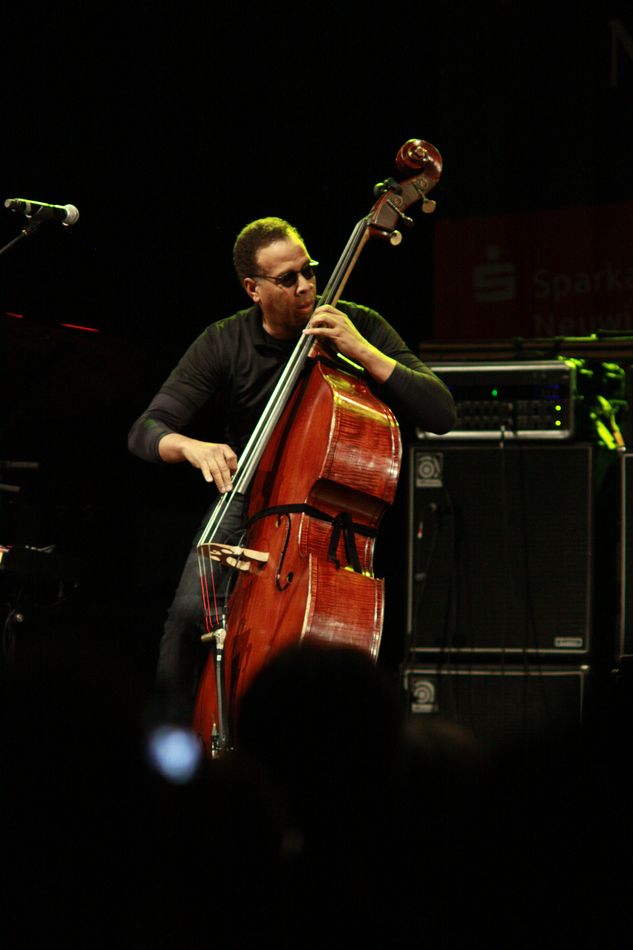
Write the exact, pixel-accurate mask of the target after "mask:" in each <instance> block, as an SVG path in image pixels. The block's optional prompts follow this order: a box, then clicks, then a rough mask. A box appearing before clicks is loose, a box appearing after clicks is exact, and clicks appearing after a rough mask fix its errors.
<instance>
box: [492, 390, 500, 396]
mask: <svg viewBox="0 0 633 950" xmlns="http://www.w3.org/2000/svg"><path fill="white" fill-rule="evenodd" d="M490 395H491V396H498V395H499V390H498V389H491V390H490Z"/></svg>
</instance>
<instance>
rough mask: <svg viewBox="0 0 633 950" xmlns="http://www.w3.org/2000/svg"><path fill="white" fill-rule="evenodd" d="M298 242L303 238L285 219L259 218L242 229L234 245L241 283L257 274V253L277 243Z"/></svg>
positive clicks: (236, 265) (234, 258)
mask: <svg viewBox="0 0 633 950" xmlns="http://www.w3.org/2000/svg"><path fill="white" fill-rule="evenodd" d="M287 240H290V241H296V242H298V243H299V244H303V243H304V241H303V238H302V237H301V235H300V234H299V232H298V231H297V229H296V228H295V227H293V226H292V225H291V224H288V222H287V221H284V220H283V218H258V219H257V220H256V221H251V222H250V224H247V225H246V226H245V227H243V228H242V230H241V231H240V233H239V234H238V236H237V238H236V240H235V244H234V245H233V265H234V267H235V270H236V272H237V276H238V278H239V280H240V283H242V281H243V280H244V278H245V277H252V275H253V274H256V273H257V261H256V257H257V253H258V251H260V250H261V249H262V247H267V246H268V245H269V244H274V243H275V241H287Z"/></svg>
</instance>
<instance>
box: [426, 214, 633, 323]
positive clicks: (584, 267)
mask: <svg viewBox="0 0 633 950" xmlns="http://www.w3.org/2000/svg"><path fill="white" fill-rule="evenodd" d="M632 310H633V203H627V204H611V205H598V206H588V207H577V208H566V209H563V210H548V211H537V212H531V213H525V214H514V215H504V216H498V217H480V218H466V219H451V218H447V219H439V220H438V221H437V222H436V231H435V274H434V331H435V337H436V339H439V340H473V339H479V340H481V339H507V338H508V337H515V336H521V337H553V336H565V337H569V336H588V335H590V334H591V333H594V332H596V331H598V330H609V331H622V332H624V333H626V332H631V331H632V330H633V322H632V319H631V312H632Z"/></svg>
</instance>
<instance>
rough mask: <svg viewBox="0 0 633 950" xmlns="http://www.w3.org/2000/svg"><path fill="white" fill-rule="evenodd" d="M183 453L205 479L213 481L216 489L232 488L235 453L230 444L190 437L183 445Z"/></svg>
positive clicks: (223, 490) (235, 463)
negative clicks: (202, 440)
mask: <svg viewBox="0 0 633 950" xmlns="http://www.w3.org/2000/svg"><path fill="white" fill-rule="evenodd" d="M183 455H184V457H185V459H186V461H187V462H189V464H190V465H193V467H194V468H198V469H200V471H201V472H202V475H203V477H204V480H205V481H207V482H215V485H216V486H217V489H218V491H220V492H227V491H230V490H231V489H232V487H233V473H234V472H235V470H236V469H237V455H236V454H235V452H234V451H233V449H232V448H231V446H230V445H224V444H222V443H219V442H198V441H197V439H191V441H190V442H189V443H187V444H186V445H185V446H184V447H183Z"/></svg>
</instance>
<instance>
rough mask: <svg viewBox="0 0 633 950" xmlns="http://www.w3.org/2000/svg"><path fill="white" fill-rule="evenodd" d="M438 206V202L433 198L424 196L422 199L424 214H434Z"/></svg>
mask: <svg viewBox="0 0 633 950" xmlns="http://www.w3.org/2000/svg"><path fill="white" fill-rule="evenodd" d="M436 208H437V202H436V201H433V199H432V198H427V197H424V198H423V199H422V211H423V213H424V214H433V212H434V211H435V209H436Z"/></svg>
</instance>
